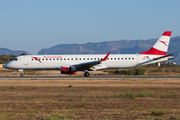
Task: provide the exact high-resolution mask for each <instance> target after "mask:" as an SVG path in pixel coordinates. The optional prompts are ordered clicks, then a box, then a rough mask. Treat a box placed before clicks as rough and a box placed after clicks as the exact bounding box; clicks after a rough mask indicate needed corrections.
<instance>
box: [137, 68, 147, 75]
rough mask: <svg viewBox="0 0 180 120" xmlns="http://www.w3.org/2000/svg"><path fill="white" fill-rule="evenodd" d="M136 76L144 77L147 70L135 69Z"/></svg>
mask: <svg viewBox="0 0 180 120" xmlns="http://www.w3.org/2000/svg"><path fill="white" fill-rule="evenodd" d="M134 71H135V75H144V74H145V73H146V70H145V69H143V68H135V69H134Z"/></svg>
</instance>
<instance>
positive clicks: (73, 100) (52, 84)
mask: <svg viewBox="0 0 180 120" xmlns="http://www.w3.org/2000/svg"><path fill="white" fill-rule="evenodd" d="M69 85H72V87H69ZM179 99H180V81H179V79H177V80H175V79H173V80H170V79H168V80H165V79H163V80H148V79H145V80H143V79H139V80H127V79H126V80H1V81H0V108H1V109H0V120H1V119H59V118H69V119H78V120H79V119H113V120H116V119H117V120H119V119H127V120H131V119H132V120H135V119H143V120H144V119H150V118H151V119H160V118H162V119H172V118H175V117H177V118H178V117H180V105H179Z"/></svg>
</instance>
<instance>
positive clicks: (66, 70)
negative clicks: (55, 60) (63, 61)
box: [61, 66, 76, 74]
mask: <svg viewBox="0 0 180 120" xmlns="http://www.w3.org/2000/svg"><path fill="white" fill-rule="evenodd" d="M75 72H76V69H75V68H74V67H73V66H62V67H61V74H75Z"/></svg>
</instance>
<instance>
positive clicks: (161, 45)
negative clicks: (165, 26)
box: [140, 31, 171, 55]
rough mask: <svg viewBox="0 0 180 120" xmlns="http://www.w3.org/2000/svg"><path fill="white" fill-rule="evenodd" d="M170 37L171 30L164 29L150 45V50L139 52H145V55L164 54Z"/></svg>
mask: <svg viewBox="0 0 180 120" xmlns="http://www.w3.org/2000/svg"><path fill="white" fill-rule="evenodd" d="M170 37H171V31H166V32H164V33H163V34H162V36H161V37H160V38H159V40H158V41H157V42H156V43H155V44H154V46H153V47H151V49H150V50H148V51H145V52H143V53H140V54H147V55H166V54H167V50H168V46H169V42H170Z"/></svg>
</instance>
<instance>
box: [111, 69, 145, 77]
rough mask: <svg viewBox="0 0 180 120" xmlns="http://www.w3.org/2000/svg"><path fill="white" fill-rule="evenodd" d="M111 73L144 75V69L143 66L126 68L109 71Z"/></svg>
mask: <svg viewBox="0 0 180 120" xmlns="http://www.w3.org/2000/svg"><path fill="white" fill-rule="evenodd" d="M109 72H110V73H111V74H118V75H144V74H145V72H146V70H145V69H143V68H135V69H128V70H115V71H109Z"/></svg>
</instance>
